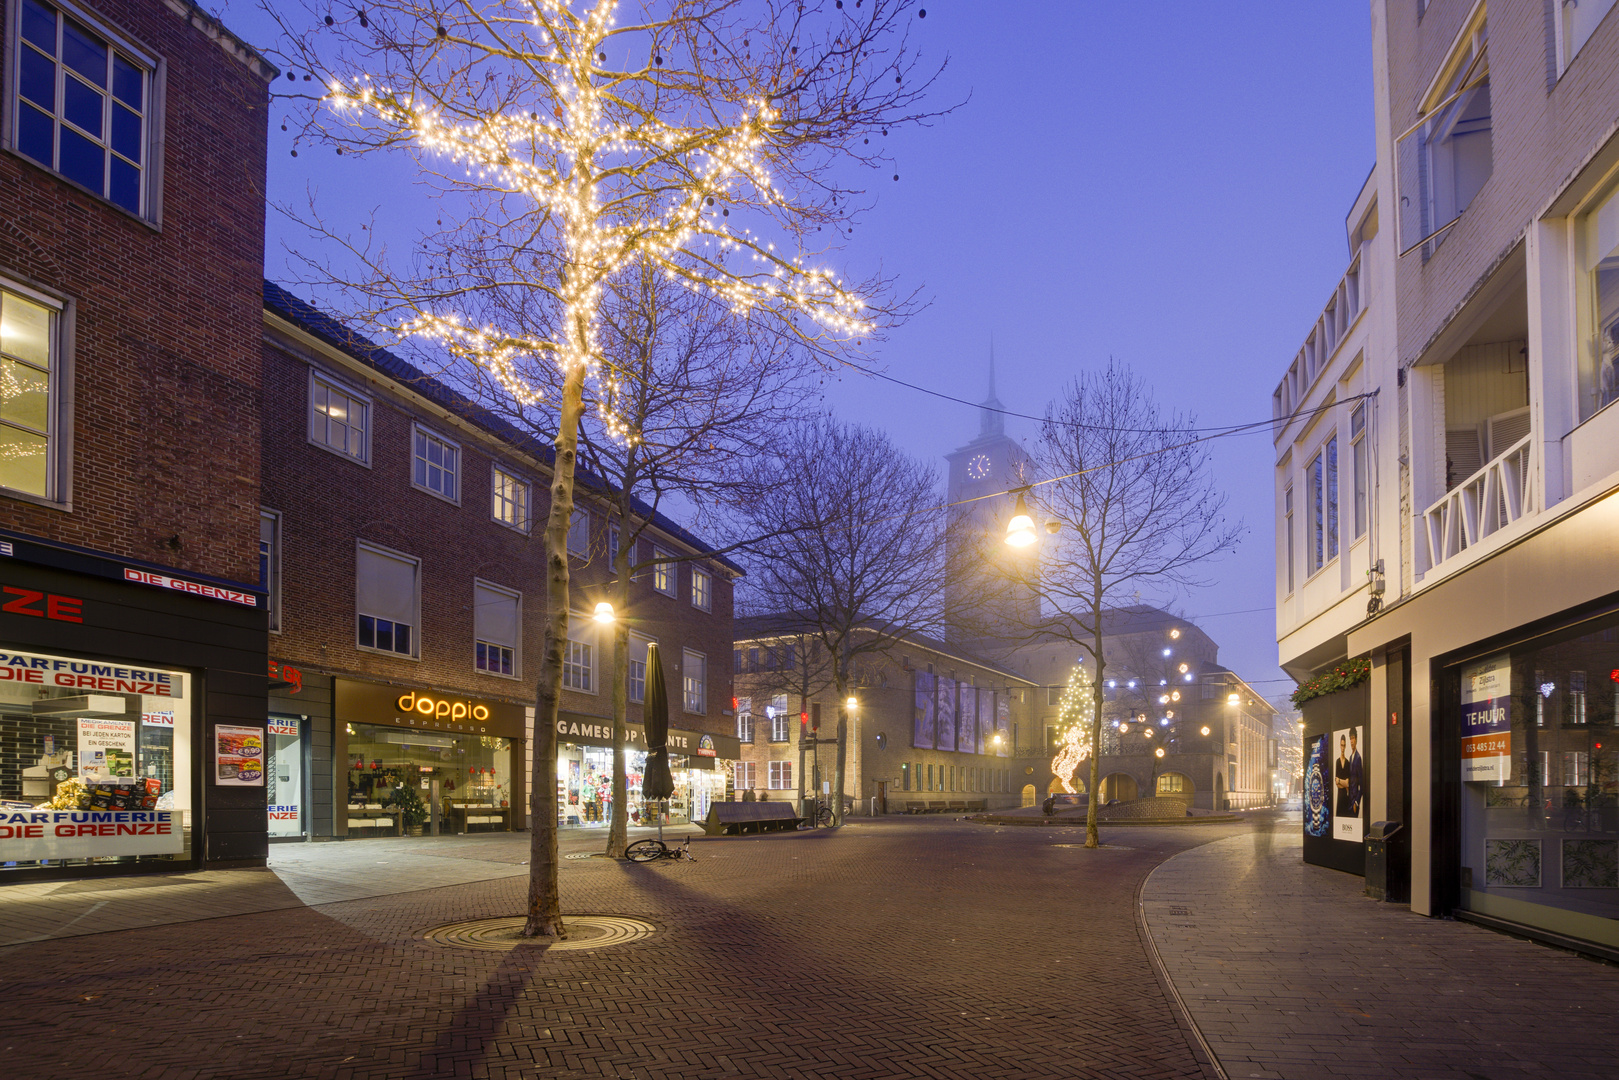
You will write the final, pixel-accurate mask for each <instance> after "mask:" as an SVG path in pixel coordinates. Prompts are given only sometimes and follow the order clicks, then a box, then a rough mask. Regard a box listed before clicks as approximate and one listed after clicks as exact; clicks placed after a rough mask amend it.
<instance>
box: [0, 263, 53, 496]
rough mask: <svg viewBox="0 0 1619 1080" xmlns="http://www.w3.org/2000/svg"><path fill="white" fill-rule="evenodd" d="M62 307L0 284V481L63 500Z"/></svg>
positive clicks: (24, 491)
mask: <svg viewBox="0 0 1619 1080" xmlns="http://www.w3.org/2000/svg"><path fill="white" fill-rule="evenodd" d="M61 316H62V308H61V305H60V304H57V303H56V302H55V301H50V300H47V299H46V298H45V297H43V296H39V295H36V294H29V295H24V294H23V293H22V292H20V291H17V290H15V289H12V288H8V287H4V286H0V487H4V488H7V489H9V490H11V491H14V492H21V493H22V494H24V495H32V496H34V497H36V498H40V499H46V500H49V501H53V502H60V501H64V496H63V493H62V492H61V491H59V488H60V487H61V483H60V481H59V475H60V474H61V472H62V469H61V466H60V465H59V463H58V461H57V458H58V456H59V455H60V452H61V447H62V445H63V443H62V435H61V428H62V421H63V415H62V408H61V403H62V392H61V378H60V368H61V366H62V361H61V357H60V355H59V351H60V347H59V345H58V341H59V335H60V322H61Z"/></svg>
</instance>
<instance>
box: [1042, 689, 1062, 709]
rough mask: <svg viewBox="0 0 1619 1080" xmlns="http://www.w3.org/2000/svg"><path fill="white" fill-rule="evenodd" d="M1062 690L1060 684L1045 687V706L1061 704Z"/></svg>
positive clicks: (1050, 706)
mask: <svg viewBox="0 0 1619 1080" xmlns="http://www.w3.org/2000/svg"><path fill="white" fill-rule="evenodd" d="M1062 692H1063V687H1061V686H1048V687H1046V707H1047V708H1054V707H1056V706H1058V705H1061V704H1062Z"/></svg>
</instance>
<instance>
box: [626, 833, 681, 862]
mask: <svg viewBox="0 0 1619 1080" xmlns="http://www.w3.org/2000/svg"><path fill="white" fill-rule="evenodd" d="M624 857H625V858H626V859H628V860H630V862H640V863H645V862H656V861H657V860H659V859H674V860H676V861H679V860H681V859H684V860H686V861H687V862H696V861H697V856H695V855H693V854H692V853H691V837H689V836H688V837H686V841H685V843H683V844H680V845H678V846H677V845H674V844H666V843H664V842H663V841H662V840H654V839H652V838H651V837H648V838H647V839H645V840H637V841H636V842H635V843H633V844H631V845H630V846H629V847H628V848H626V849H625V851H624Z"/></svg>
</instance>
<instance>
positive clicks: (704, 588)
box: [691, 566, 714, 611]
mask: <svg viewBox="0 0 1619 1080" xmlns="http://www.w3.org/2000/svg"><path fill="white" fill-rule="evenodd" d="M713 604H714V579H713V577H712V576H711V575H710V574H709V572H708V571H707V570H704V569H703V568H702V567H700V566H693V567H692V568H691V606H692V607H694V608H700V609H702V610H703V611H708V610H710V609H711V608H712V607H713Z"/></svg>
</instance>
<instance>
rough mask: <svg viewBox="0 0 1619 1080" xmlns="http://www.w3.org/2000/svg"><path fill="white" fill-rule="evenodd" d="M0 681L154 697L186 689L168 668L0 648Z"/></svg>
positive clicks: (177, 692) (179, 692) (172, 695)
mask: <svg viewBox="0 0 1619 1080" xmlns="http://www.w3.org/2000/svg"><path fill="white" fill-rule="evenodd" d="M0 682H18V683H31V684H33V685H35V686H59V687H63V688H65V689H69V690H92V691H96V692H99V693H103V694H151V695H153V696H154V697H180V696H181V695H183V694H184V693H185V690H184V685H185V684H184V679H183V677H182V676H179V675H173V674H171V673H169V672H167V671H148V670H145V669H143V668H127V667H118V666H116V665H114V664H91V663H87V662H85V661H83V660H69V659H68V658H67V657H64V656H42V655H38V654H35V653H4V652H0Z"/></svg>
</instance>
